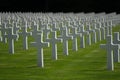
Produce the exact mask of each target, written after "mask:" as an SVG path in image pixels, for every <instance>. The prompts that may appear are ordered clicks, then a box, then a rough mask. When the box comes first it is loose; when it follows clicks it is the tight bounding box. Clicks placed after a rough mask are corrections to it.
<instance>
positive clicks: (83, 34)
mask: <svg viewBox="0 0 120 80" xmlns="http://www.w3.org/2000/svg"><path fill="white" fill-rule="evenodd" d="M79 29H80V31H78V33H80V34H81V35H80V48H85V35H88V34H89V33H88V32H87V31H85V30H84V25H82V24H81V26H80V27H79Z"/></svg>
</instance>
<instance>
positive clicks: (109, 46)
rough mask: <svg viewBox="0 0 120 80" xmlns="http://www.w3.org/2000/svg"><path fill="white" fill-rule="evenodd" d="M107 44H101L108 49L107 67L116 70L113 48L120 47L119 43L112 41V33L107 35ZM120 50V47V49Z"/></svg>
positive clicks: (101, 46)
mask: <svg viewBox="0 0 120 80" xmlns="http://www.w3.org/2000/svg"><path fill="white" fill-rule="evenodd" d="M106 41H107V43H106V44H101V45H100V48H103V49H106V50H107V69H108V70H112V71H113V70H114V63H113V50H115V49H118V48H119V45H117V44H113V42H112V35H108V36H107V37H106ZM118 50H119V49H118Z"/></svg>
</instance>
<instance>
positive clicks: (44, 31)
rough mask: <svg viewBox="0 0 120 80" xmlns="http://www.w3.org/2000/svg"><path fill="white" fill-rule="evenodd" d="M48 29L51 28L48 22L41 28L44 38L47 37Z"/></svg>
mask: <svg viewBox="0 0 120 80" xmlns="http://www.w3.org/2000/svg"><path fill="white" fill-rule="evenodd" d="M50 31H51V29H50V28H49V24H45V25H44V28H43V34H44V38H45V39H48V38H49V34H50Z"/></svg>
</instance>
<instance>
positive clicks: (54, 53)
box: [46, 31, 62, 60]
mask: <svg viewBox="0 0 120 80" xmlns="http://www.w3.org/2000/svg"><path fill="white" fill-rule="evenodd" d="M46 41H47V42H50V45H51V46H52V59H54V60H57V42H62V39H60V38H57V33H56V31H52V32H51V39H46Z"/></svg>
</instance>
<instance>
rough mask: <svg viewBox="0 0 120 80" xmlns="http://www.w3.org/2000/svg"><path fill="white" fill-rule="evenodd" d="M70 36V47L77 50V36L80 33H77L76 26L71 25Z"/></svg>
mask: <svg viewBox="0 0 120 80" xmlns="http://www.w3.org/2000/svg"><path fill="white" fill-rule="evenodd" d="M70 36H72V37H73V40H72V49H73V50H75V51H77V50H78V44H77V37H78V36H80V33H77V28H76V27H72V33H71V34H70Z"/></svg>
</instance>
